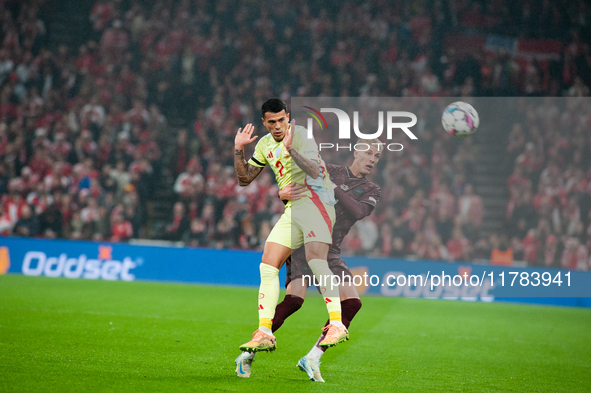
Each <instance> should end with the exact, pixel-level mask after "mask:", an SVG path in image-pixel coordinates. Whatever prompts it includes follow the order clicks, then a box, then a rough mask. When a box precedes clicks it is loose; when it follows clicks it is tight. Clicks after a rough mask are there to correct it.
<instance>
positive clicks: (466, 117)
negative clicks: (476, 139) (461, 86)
mask: <svg viewBox="0 0 591 393" xmlns="http://www.w3.org/2000/svg"><path fill="white" fill-rule="evenodd" d="M441 124H442V125H443V128H445V131H447V132H448V134H450V135H451V136H455V137H456V138H465V137H467V136H469V135H472V134H473V133H475V132H476V130H477V129H478V126H479V125H480V118H479V117H478V112H476V109H474V107H473V106H472V105H470V104H468V103H466V102H463V101H456V102H453V103H451V104H449V105H448V106H447V107H446V108H445V110H444V111H443V115H441Z"/></svg>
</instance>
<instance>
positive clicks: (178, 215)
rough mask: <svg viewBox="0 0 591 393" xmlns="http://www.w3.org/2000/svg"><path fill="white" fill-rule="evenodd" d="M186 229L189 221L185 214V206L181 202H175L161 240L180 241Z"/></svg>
mask: <svg viewBox="0 0 591 393" xmlns="http://www.w3.org/2000/svg"><path fill="white" fill-rule="evenodd" d="M187 229H189V219H188V218H187V215H186V214H185V205H183V203H182V202H177V203H175V204H174V206H173V210H172V218H171V220H170V223H169V224H168V225H166V227H165V228H164V236H163V238H164V239H166V240H172V241H180V240H181V239H182V237H183V236H184V235H185V232H186V231H187Z"/></svg>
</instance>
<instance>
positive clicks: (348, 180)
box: [236, 139, 383, 382]
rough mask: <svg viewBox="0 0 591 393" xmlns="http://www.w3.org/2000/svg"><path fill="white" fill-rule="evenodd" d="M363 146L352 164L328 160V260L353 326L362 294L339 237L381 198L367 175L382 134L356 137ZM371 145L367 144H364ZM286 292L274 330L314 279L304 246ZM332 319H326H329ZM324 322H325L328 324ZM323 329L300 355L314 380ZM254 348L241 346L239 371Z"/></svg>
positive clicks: (292, 196)
mask: <svg viewBox="0 0 591 393" xmlns="http://www.w3.org/2000/svg"><path fill="white" fill-rule="evenodd" d="M356 146H358V147H359V149H362V150H363V151H361V150H357V151H355V153H354V157H355V159H354V160H353V163H352V164H351V165H350V166H349V167H344V166H339V165H331V164H327V170H328V173H329V175H330V180H332V182H333V183H334V184H335V186H336V187H335V189H334V192H335V197H336V199H337V203H336V205H335V213H336V223H335V225H334V228H333V233H332V245H331V247H330V250H329V252H328V266H329V268H330V270H331V271H332V273H333V274H334V275H336V276H339V277H340V278H341V279H342V278H343V277H345V280H344V282H341V285H340V286H339V293H340V297H341V299H340V300H341V310H342V321H343V324H344V325H345V326H347V327H348V326H349V325H350V323H351V321H352V320H353V318H354V317H355V315H356V314H357V312H358V311H359V309H360V308H361V300H360V299H359V295H358V294H357V290H356V289H355V285H353V283H352V282H351V278H352V275H351V272H350V270H349V268H348V267H347V265H346V264H345V261H344V260H343V259H341V256H340V253H341V249H340V246H341V243H342V242H343V239H344V238H345V236H346V235H347V233H349V230H350V229H351V227H352V226H353V225H354V224H355V223H356V222H357V221H359V220H361V219H363V218H365V217H367V216H368V215H370V214H371V212H372V211H373V209H374V208H375V206H376V205H377V203H378V202H379V200H380V196H381V189H380V187H379V186H378V185H376V184H375V183H372V182H371V181H369V180H368V179H367V176H368V175H369V173H370V172H371V171H372V169H373V168H375V166H376V165H377V163H378V161H379V159H380V156H381V147H382V146H383V143H381V142H380V141H379V140H378V139H360V140H359V141H357V145H356ZM365 147H367V150H364V149H365ZM304 191H305V187H302V186H287V187H285V188H284V189H283V190H281V191H280V192H279V197H280V198H281V199H283V200H284V201H288V200H297V199H299V198H301V194H302V193H303V192H304ZM286 263H287V280H286V287H287V294H286V295H285V298H284V299H283V301H282V302H281V303H279V304H278V305H277V308H276V309H275V315H274V317H273V326H272V330H273V332H275V331H276V330H277V329H279V328H280V327H281V325H282V324H283V322H284V321H285V319H286V318H287V317H289V316H290V315H292V314H293V313H295V312H296V311H297V310H299V309H300V307H301V306H302V304H303V303H304V298H305V296H306V290H307V288H308V287H309V286H310V285H311V284H312V283H311V282H310V281H309V280H307V279H305V278H311V277H313V274H312V271H311V270H310V268H309V267H308V265H307V263H306V258H305V253H304V249H303V248H299V249H297V250H296V251H294V252H293V253H292V255H291V258H290V259H288V260H287V262H286ZM328 323H329V322H327V323H326V325H328ZM326 325H325V326H326ZM325 329H326V327H325V328H324V329H323V333H322V334H321V335H320V337H319V338H318V341H317V342H316V344H315V345H314V346H313V347H312V350H311V351H310V352H309V353H308V354H307V355H306V356H304V357H303V358H301V359H300V360H299V361H298V364H297V366H298V367H299V368H300V369H301V370H302V371H304V372H306V373H307V374H308V376H309V377H310V379H311V380H312V381H316V382H324V380H323V379H322V376H321V374H320V357H321V356H322V355H323V354H324V352H325V351H326V348H322V347H320V346H319V345H318V343H319V342H320V341H322V340H323V339H324V335H325ZM254 356H255V354H254V353H249V352H243V353H242V354H241V355H240V356H239V357H238V358H237V359H236V374H237V375H238V376H240V377H246V378H248V377H249V376H250V370H251V366H252V361H253V360H254Z"/></svg>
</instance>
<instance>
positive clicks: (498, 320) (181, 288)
mask: <svg viewBox="0 0 591 393" xmlns="http://www.w3.org/2000/svg"><path fill="white" fill-rule="evenodd" d="M0 294H1V296H0V299H1V302H0V391H1V392H25V391H29V392H52V391H55V392H82V391H107V392H108V391H112V392H136V391H137V392H148V391H161V392H184V391H196V392H210V391H229V392H233V391H238V392H241V391H248V392H279V391H281V392H299V391H305V392H341V391H347V392H386V391H400V392H433V391H435V392H456V391H465V392H481V391H485V392H516V391H520V392H546V391H547V392H577V391H581V392H583V391H587V392H589V391H591V310H587V309H574V308H559V307H538V306H528V305H512V304H501V303H492V304H487V303H471V302H461V301H443V300H424V299H402V298H381V297H365V298H363V304H364V305H363V308H362V309H361V311H360V313H359V314H358V317H357V318H356V319H355V321H354V322H353V324H352V326H351V328H350V333H351V341H348V342H346V343H344V344H341V345H339V346H338V347H336V348H332V349H329V351H328V352H327V353H326V354H325V356H324V357H323V359H322V360H323V364H322V375H323V377H324V379H325V380H326V383H324V384H322V383H314V382H311V381H309V380H308V379H307V376H306V374H304V373H303V372H301V371H299V370H298V369H297V367H296V363H297V361H298V359H299V358H300V357H301V356H303V355H305V354H306V353H307V352H308V350H309V349H310V347H311V346H312V344H313V343H314V342H315V340H316V339H317V337H318V335H319V333H320V328H321V327H322V325H323V324H324V321H325V319H326V310H325V308H324V305H323V304H322V301H321V299H320V298H318V297H311V298H309V299H308V300H307V301H306V303H305V304H304V306H303V308H302V309H301V310H300V311H299V312H298V313H296V314H295V315H293V316H292V317H291V318H289V319H288V320H287V321H286V323H285V325H284V326H283V328H282V329H281V330H279V331H278V332H277V340H278V350H277V351H275V352H274V353H272V354H269V353H261V354H258V355H257V359H256V360H255V362H254V364H253V375H252V376H251V378H249V379H243V378H238V377H236V376H235V374H234V369H235V365H234V359H235V358H236V356H237V355H238V354H239V351H238V346H239V345H240V344H242V343H243V342H246V341H248V340H249V339H250V336H251V334H252V331H253V330H254V329H255V328H256V323H257V310H256V298H257V290H256V289H252V288H227V287H216V286H195V285H181V284H162V283H147V282H135V283H126V282H106V281H85V280H67V279H53V278H43V277H24V276H17V275H7V276H0Z"/></svg>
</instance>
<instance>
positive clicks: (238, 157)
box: [234, 123, 263, 186]
mask: <svg viewBox="0 0 591 393" xmlns="http://www.w3.org/2000/svg"><path fill="white" fill-rule="evenodd" d="M253 131H254V127H253V125H252V124H250V123H249V124H247V125H246V127H244V130H242V128H239V129H238V133H237V134H236V138H235V139H234V169H235V170H236V177H238V184H240V185H241V186H247V185H249V184H250V183H251V182H252V181H253V180H254V179H255V178H256V177H257V176H258V175H259V173H261V171H262V170H263V168H262V167H256V166H253V165H250V164H249V163H247V162H246V161H245V160H244V146H246V145H248V144H250V143H252V142H254V141H255V140H256V139H257V138H258V136H256V135H255V136H252V132H253Z"/></svg>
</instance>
